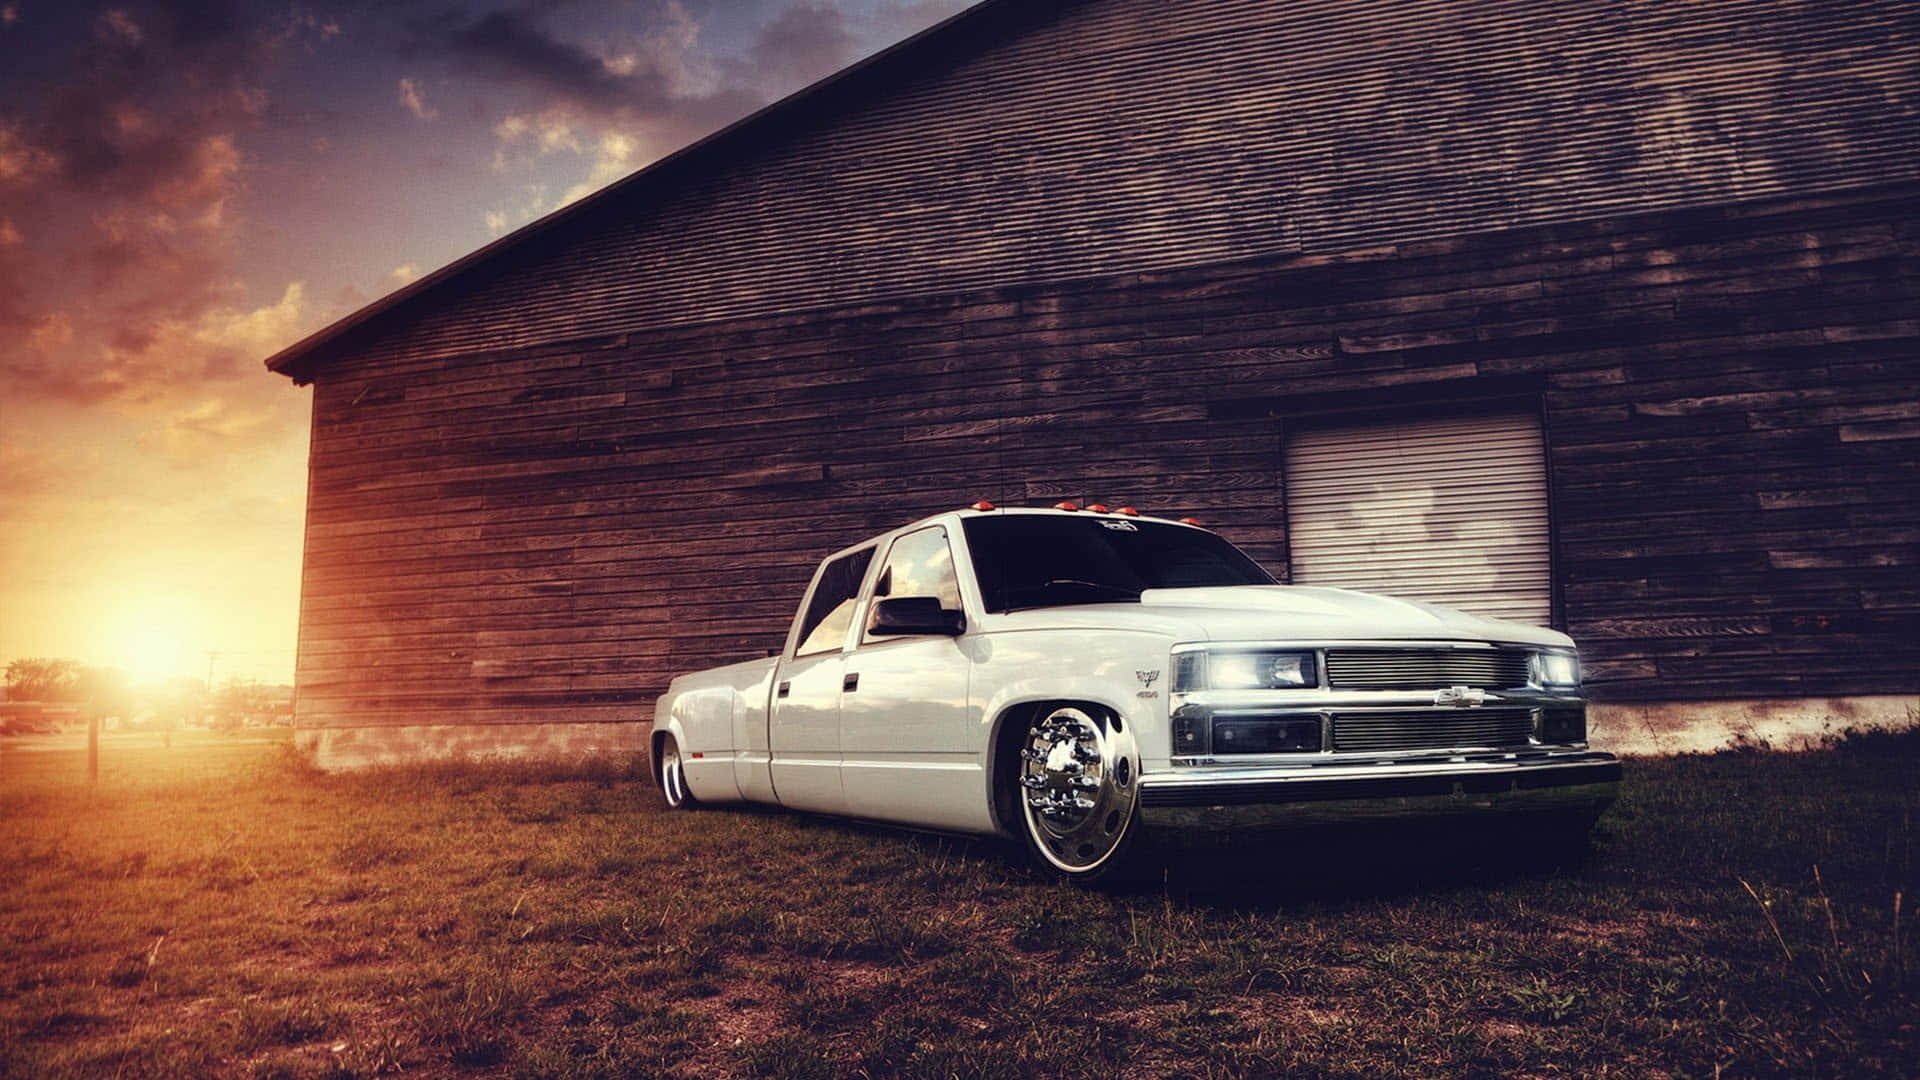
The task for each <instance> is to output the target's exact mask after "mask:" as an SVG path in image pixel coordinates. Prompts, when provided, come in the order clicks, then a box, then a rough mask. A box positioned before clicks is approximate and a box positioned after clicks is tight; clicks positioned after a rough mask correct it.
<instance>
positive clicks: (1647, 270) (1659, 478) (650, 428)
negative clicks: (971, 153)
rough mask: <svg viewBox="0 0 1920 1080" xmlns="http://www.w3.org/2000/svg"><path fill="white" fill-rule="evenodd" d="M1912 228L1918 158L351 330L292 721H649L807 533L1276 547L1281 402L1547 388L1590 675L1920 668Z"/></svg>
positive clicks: (1636, 692)
mask: <svg viewBox="0 0 1920 1080" xmlns="http://www.w3.org/2000/svg"><path fill="white" fill-rule="evenodd" d="M1916 222H1920V185H1914V184H1907V185H1895V186H1888V187H1881V188H1877V189H1872V190H1863V191H1858V192H1854V193H1848V194H1839V195H1833V196H1829V197H1814V198H1794V199H1785V200H1773V201H1767V202H1761V203H1753V204H1743V205H1736V206H1727V207H1720V208H1708V209H1696V210H1674V211H1666V212H1661V213H1655V214H1642V215H1637V216H1624V217H1617V218H1610V219H1603V220H1597V221H1587V222H1580V223H1565V224H1556V225H1551V226H1539V227H1531V228H1525V229H1516V230H1507V231H1501V232H1494V233H1485V234H1480V235H1473V236H1465V237H1458V238H1451V239H1444V238H1443V239H1432V240H1423V241H1414V242H1406V243H1399V244H1392V245H1381V246H1375V247H1373V248H1371V249H1369V250H1366V251H1360V252H1353V253H1348V254H1341V255H1280V256H1273V257H1268V258H1264V259H1257V260H1250V261H1244V262H1240V263H1237V264H1231V265H1221V266H1214V267H1209V268H1201V269H1192V270H1182V271H1173V272H1166V273H1153V274H1132V275H1121V276H1107V277H1098V278H1093V279H1089V280H1084V281H1078V282H1069V283H1061V284H1050V285H1028V286H1019V287H1004V288H994V289H982V290H973V291H948V292H945V293H943V294H941V295H938V296H933V297H920V298H913V299H901V300H891V301H877V302H873V303H865V304H857V305H849V306H842V307H839V308H833V309H823V310H816V311H811V312H806V313H796V314H786V315H772V316H760V317H750V318H737V319H731V320H723V321H714V322H706V323H701V324H697V325H686V326H673V327H659V328H654V329H646V330H634V331H631V332H625V333H618V334H606V335H600V336H592V337H581V338H575V339H572V340H566V341H554V342H550V343H543V344H538V345H532V346H526V347H518V348H512V349H502V350H493V351H474V352H458V351H448V350H447V349H443V348H437V347H436V348H421V349H419V350H418V351H409V350H410V349H411V348H412V347H411V346H408V347H405V348H402V347H399V346H395V347H393V348H384V347H383V348H379V349H371V348H370V349H367V350H365V351H361V352H355V353H350V354H347V355H342V356H339V357H337V358H336V359H334V360H333V361H331V362H330V363H329V364H328V365H327V366H325V367H324V368H322V369H321V370H319V371H318V372H317V374H316V381H315V391H316V399H315V407H314V435H313V450H312V463H311V469H312V473H311V487H310V496H309V500H310V505H309V514H308V532H307V552H306V567H305V580H304V588H303V602H302V623H301V652H300V671H299V682H300V689H299V722H300V724H301V725H302V726H307V727H325V726H349V725H362V724H407V723H413V724H417V723H430V722H433V723H437V722H473V723H483V722H511V721H535V722H538V721H571V720H630V719H645V718H646V717H647V716H648V715H649V711H650V707H651V701H652V699H653V697H654V695H656V694H657V693H658V692H659V691H660V690H661V689H662V688H663V687H664V686H665V684H666V681H667V679H668V677H669V675H670V674H671V673H673V672H676V671H680V670H685V669H688V668H694V667H702V666H707V665H710V664H713V663H716V662H720V661H724V660H729V659H737V658H743V657H747V656H753V655H760V654H762V653H763V652H764V651H765V650H767V649H771V648H774V647H777V646H778V644H779V643H780V640H781V637H782V634H783V632H784V629H785V626H786V622H787V619H788V618H789V616H790V613H791V609H792V607H793V606H794V604H795V603H796V602H797V600H798V597H799V595H800V592H801V590H802V588H803V587H804V584H805V581H806V578H807V575H808V573H809V571H810V570H811V569H812V567H813V565H814V563H815V561H816V560H817V558H818V557H819V556H820V555H821V554H822V553H824V552H827V551H830V550H833V549H835V548H837V547H839V546H841V545H844V544H847V543H850V542H852V541H854V540H857V539H859V538H861V537H863V536H866V535H868V534H870V533H872V532H874V531H878V530H880V529H883V528H887V527H890V526H892V525H895V524H898V523H900V522H902V521H905V520H908V519H910V518H912V517H915V516H918V515H921V514H925V513H929V512H933V511H937V510H940V509H944V508H948V507H952V506H955V505H959V504H962V503H965V502H969V501H971V500H973V499H975V498H980V497H986V498H991V499H993V500H995V501H997V502H1002V503H1006V504H1020V503H1031V502H1042V503H1047V502H1052V501H1053V500H1055V499H1058V498H1079V499H1093V498H1099V499H1105V500H1110V501H1111V500H1123V501H1127V502H1132V503H1135V504H1136V505H1139V506H1141V507H1144V508H1149V509H1151V510H1154V511H1159V512H1165V513H1172V514H1187V513H1193V514H1197V515H1199V516H1200V517H1202V518H1204V519H1206V520H1207V521H1208V523H1209V524H1213V525H1216V526H1218V527H1219V528H1220V529H1221V530H1222V531H1223V532H1225V533H1226V534H1227V535H1228V536H1230V537H1232V538H1233V539H1235V540H1237V541H1239V542H1241V543H1242V544H1243V545H1245V546H1246V547H1247V548H1248V549H1249V550H1251V551H1252V552H1254V553H1255V554H1256V555H1257V556H1258V557H1260V558H1262V559H1263V560H1264V561H1265V562H1266V563H1267V564H1268V565H1269V566H1270V567H1272V568H1273V569H1275V570H1276V571H1278V572H1282V573H1284V571H1285V558H1286V537H1285V535H1284V522H1285V521H1286V514H1285V505H1284V501H1283V500H1284V491H1283V478H1282V476H1281V470H1280V463H1281V445H1282V440H1283V438H1284V435H1285V431H1286V430H1287V428H1288V425H1291V424H1296V423H1304V422H1311V421H1313V420H1314V419H1316V418H1323V417H1325V416H1326V415H1329V414H1331V413H1344V412H1351V413H1353V414H1355V415H1368V414H1370V413H1373V414H1382V415H1384V414H1386V413H1387V412H1390V411H1392V410H1396V409H1401V410H1404V409H1409V408H1412V409H1426V410H1433V409H1446V410H1452V411H1460V410H1470V409H1472V408H1475V407H1477V405H1476V402H1478V401H1481V400H1499V401H1503V402H1508V401H1516V400H1520V401H1532V402H1536V403H1538V406H1539V407H1540V408H1541V409H1542V410H1543V415H1544V417H1545V420H1546V430H1547V439H1548V446H1549V455H1550V460H1549V466H1550V470H1551V484H1552V496H1553V512H1554V518H1555V530H1556V537H1555V556H1556V557H1555V564H1556V570H1555V572H1556V575H1557V584H1558V588H1559V590H1560V600H1559V604H1560V610H1561V621H1562V622H1563V624H1564V625H1565V626H1566V627H1567V628H1568V629H1569V630H1570V631H1571V632H1572V633H1573V634H1575V635H1576V636H1577V637H1578V638H1580V639H1581V641H1582V643H1583V645H1584V646H1585V649H1586V653H1587V656H1588V658H1589V663H1590V674H1591V677H1592V679H1593V681H1594V688H1595V691H1596V693H1597V695H1598V696H1599V697H1600V698H1601V699H1602V700H1613V701H1639V700H1673V699H1687V698H1710V697H1721V696H1730V697H1749V696H1756V695H1796V694H1864V693H1875V692H1911V691H1914V690H1920V575H1916V564H1920V402H1917V401H1916V389H1915V388H1916V387H1917V386H1920V303H1917V302H1916V301H1917V300H1920V275H1917V274H1916V269H1917V268H1920V258H1917V256H1920V225H1916ZM685 242H686V243H688V244H689V245H692V246H691V247H689V250H694V249H696V248H697V249H701V250H704V242H702V243H695V242H694V241H693V240H687V241H685ZM501 272H502V273H503V274H508V275H509V276H510V275H511V274H512V273H514V272H517V271H515V270H514V269H513V268H511V267H503V268H502V270H501ZM609 287H612V283H609ZM461 299H462V302H463V303H464V299H463V298H461ZM582 302H583V303H589V300H588V299H583V301H582ZM498 321H499V322H501V323H503V324H505V325H506V326H507V327H508V329H506V330H503V331H502V332H503V333H511V332H517V331H513V330H512V329H511V328H512V327H516V326H519V325H520V324H519V323H518V322H516V320H515V319H514V318H512V317H510V316H508V315H501V316H499V317H498Z"/></svg>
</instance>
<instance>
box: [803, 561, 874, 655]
mask: <svg viewBox="0 0 1920 1080" xmlns="http://www.w3.org/2000/svg"><path fill="white" fill-rule="evenodd" d="M872 561H873V549H872V548H861V549H860V550H859V551H853V552H849V553H847V554H845V555H842V556H840V557H839V558H837V559H835V560H833V561H832V562H830V563H828V564H827V568H826V569H825V570H823V571H821V573H820V584H818V585H816V586H814V588H813V596H812V597H811V598H809V599H808V601H807V614H806V618H804V619H802V620H801V622H800V644H799V646H797V647H796V648H795V649H794V650H793V654H794V655H795V656H805V655H807V654H808V653H819V652H829V651H832V650H834V649H838V648H839V647H840V646H841V644H843V643H844V642H845V641H846V640H847V627H848V626H849V625H850V624H851V623H852V622H853V602H854V601H855V600H857V599H859V597H860V582H861V580H862V579H864V578H865V577H866V576H867V564H868V563H870V562H872Z"/></svg>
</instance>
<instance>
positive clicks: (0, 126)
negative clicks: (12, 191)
mask: <svg viewBox="0 0 1920 1080" xmlns="http://www.w3.org/2000/svg"><path fill="white" fill-rule="evenodd" d="M58 164H59V162H58V159H56V158H55V157H54V156H53V155H52V154H51V153H48V152H47V151H46V150H45V149H43V148H41V147H38V146H35V145H34V144H33V143H31V142H29V141H28V140H27V136H26V133H25V132H24V131H22V130H21V127H20V125H18V124H11V123H8V122H7V121H6V119H5V118H4V117H0V184H3V185H8V186H26V185H29V184H35V183H38V182H39V181H40V180H41V179H42V178H43V177H46V176H49V175H51V174H52V173H53V171H54V170H55V169H56V168H57V167H58Z"/></svg>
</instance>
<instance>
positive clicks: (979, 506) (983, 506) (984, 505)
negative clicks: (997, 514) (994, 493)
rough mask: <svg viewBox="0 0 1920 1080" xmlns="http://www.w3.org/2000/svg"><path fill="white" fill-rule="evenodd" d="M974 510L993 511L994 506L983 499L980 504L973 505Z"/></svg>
mask: <svg viewBox="0 0 1920 1080" xmlns="http://www.w3.org/2000/svg"><path fill="white" fill-rule="evenodd" d="M973 508H974V509H975V510H991V509H993V504H992V503H990V502H988V501H987V500H985V499H981V500H980V501H979V502H977V503H974V504H973Z"/></svg>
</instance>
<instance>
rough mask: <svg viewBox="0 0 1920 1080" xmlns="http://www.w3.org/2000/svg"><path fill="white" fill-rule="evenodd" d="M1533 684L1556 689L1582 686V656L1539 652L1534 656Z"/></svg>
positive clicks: (1573, 653)
mask: <svg viewBox="0 0 1920 1080" xmlns="http://www.w3.org/2000/svg"><path fill="white" fill-rule="evenodd" d="M1533 684H1534V685H1535V686H1550V687H1554V688H1556V689H1570V688H1574V687H1578V686H1579V685H1580V654H1579V653H1575V652H1537V653H1534V654H1533Z"/></svg>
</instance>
